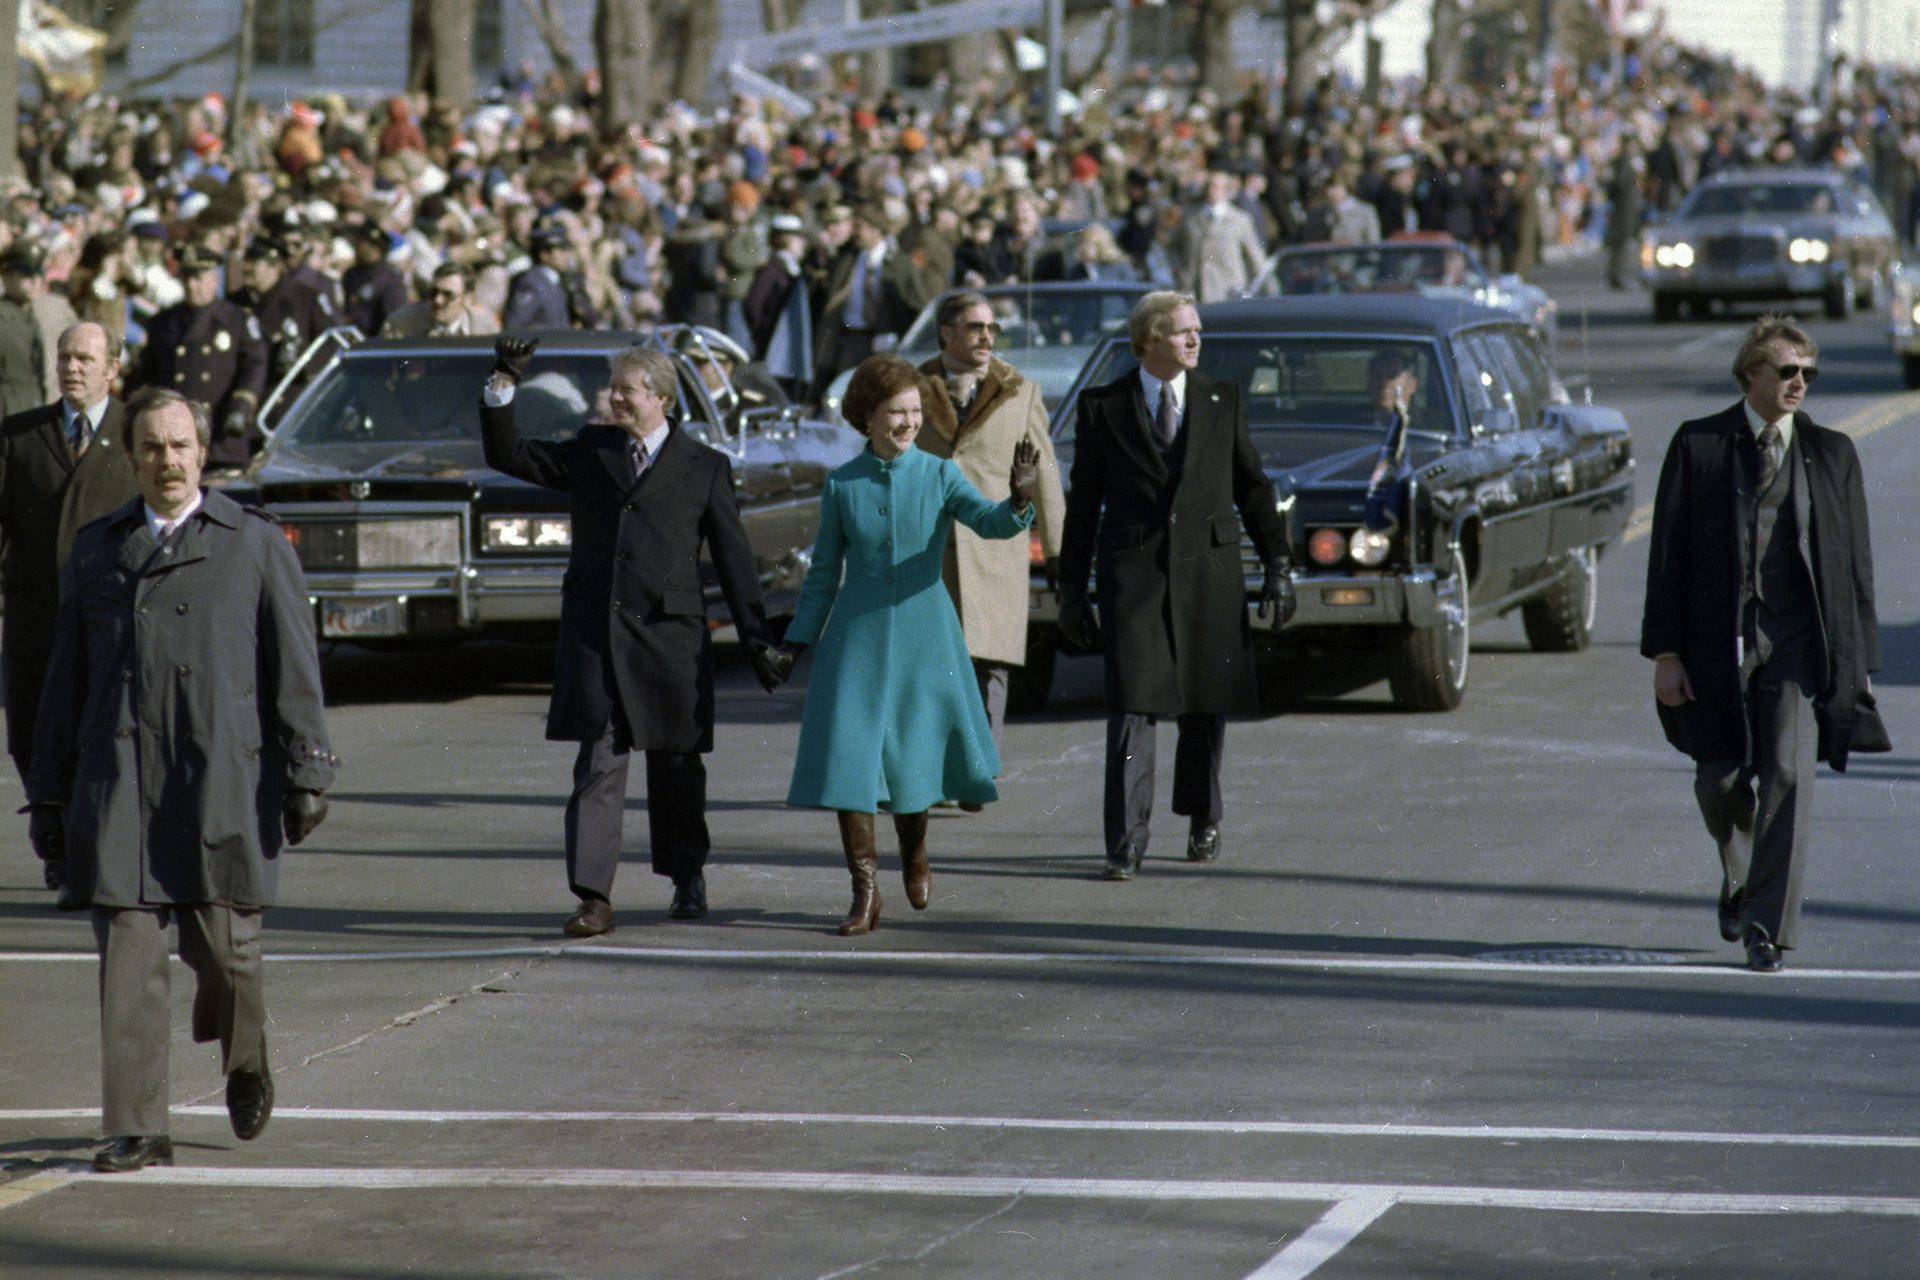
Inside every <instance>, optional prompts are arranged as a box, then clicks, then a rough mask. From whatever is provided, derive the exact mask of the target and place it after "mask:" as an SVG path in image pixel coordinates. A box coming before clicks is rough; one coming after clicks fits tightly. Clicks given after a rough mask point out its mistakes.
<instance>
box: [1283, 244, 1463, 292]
mask: <svg viewBox="0 0 1920 1280" xmlns="http://www.w3.org/2000/svg"><path fill="white" fill-rule="evenodd" d="M1484 283H1485V279H1484V277H1483V275H1482V273H1481V272H1479V271H1478V270H1476V269H1475V266H1474V264H1473V262H1472V261H1471V260H1470V259H1469V258H1468V257H1467V254H1466V251H1465V250H1463V249H1461V248H1460V247H1459V246H1457V245H1352V246H1345V247H1342V248H1338V249H1292V250H1287V251H1286V252H1283V253H1281V254H1279V255H1278V256H1276V257H1275V258H1274V260H1273V261H1272V262H1271V263H1269V264H1268V265H1267V269H1266V270H1265V271H1263V272H1262V273H1261V275H1260V279H1259V280H1258V281H1256V282H1255V284H1254V287H1253V289H1252V290H1251V292H1252V293H1253V294H1254V295H1255V296H1258V297H1271V296H1273V295H1274V294H1304V293H1409V292H1418V291H1420V290H1422V289H1432V288H1443V289H1445V288H1453V289H1458V288H1466V289H1473V288H1478V287H1480V286H1481V285H1482V284H1484Z"/></svg>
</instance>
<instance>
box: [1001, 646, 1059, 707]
mask: <svg viewBox="0 0 1920 1280" xmlns="http://www.w3.org/2000/svg"><path fill="white" fill-rule="evenodd" d="M1059 655H1060V646H1059V645H1057V644H1056V643H1054V635H1053V628H1052V627H1050V626H1049V627H1029V628H1028V629H1027V664H1026V665H1025V666H1023V667H1013V668H1011V669H1010V670H1009V671H1008V672H1007V710H1008V711H1044V710H1045V709H1046V706H1047V700H1048V699H1049V698H1051V697H1052V696H1053V668H1054V663H1055V661H1056V659H1058V657H1059Z"/></svg>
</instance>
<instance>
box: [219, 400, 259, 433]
mask: <svg viewBox="0 0 1920 1280" xmlns="http://www.w3.org/2000/svg"><path fill="white" fill-rule="evenodd" d="M251 421H253V415H252V414H250V413H248V412H247V409H246V406H245V405H238V404H237V405H235V406H233V408H231V409H229V410H227V415H226V417H224V418H222V419H220V435H221V436H222V437H223V438H224V439H228V440H245V439H246V438H247V424H248V423H249V422H251Z"/></svg>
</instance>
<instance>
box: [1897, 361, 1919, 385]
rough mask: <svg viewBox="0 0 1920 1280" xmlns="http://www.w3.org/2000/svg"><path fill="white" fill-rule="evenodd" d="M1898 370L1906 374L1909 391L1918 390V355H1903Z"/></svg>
mask: <svg viewBox="0 0 1920 1280" xmlns="http://www.w3.org/2000/svg"><path fill="white" fill-rule="evenodd" d="M1900 372H1901V373H1902V374H1904V375H1905V376H1906V382H1907V389H1908V390H1909V391H1920V356H1906V357H1904V358H1903V359H1902V360H1901V362H1900Z"/></svg>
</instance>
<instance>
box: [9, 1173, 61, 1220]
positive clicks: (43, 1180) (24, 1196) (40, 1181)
mask: <svg viewBox="0 0 1920 1280" xmlns="http://www.w3.org/2000/svg"><path fill="white" fill-rule="evenodd" d="M75 1180H76V1179H75V1175H73V1174H71V1173H56V1172H54V1171H52V1170H48V1171H47V1172H45V1173H35V1174H30V1175H28V1176H27V1177H24V1178H22V1179H20V1180H19V1181H18V1182H9V1183H6V1184H5V1185H4V1186H0V1213H4V1212H6V1211H7V1210H8V1209H11V1208H13V1207H14V1206H15V1205H17V1204H25V1203H26V1202H27V1201H29V1200H31V1199H33V1198H34V1197H35V1196H43V1195H45V1194H46V1193H47V1192H49V1191H58V1190H59V1189H60V1188H62V1187H64V1186H66V1185H67V1184H68V1183H70V1182H73V1181H75Z"/></svg>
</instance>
